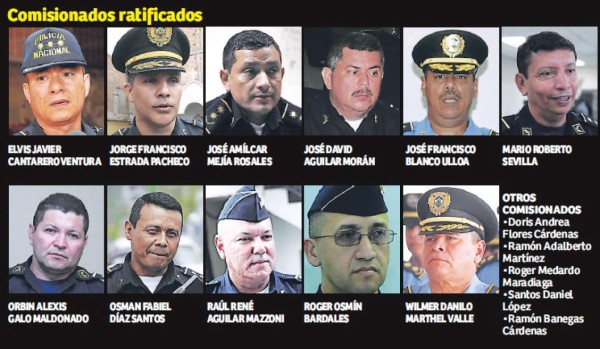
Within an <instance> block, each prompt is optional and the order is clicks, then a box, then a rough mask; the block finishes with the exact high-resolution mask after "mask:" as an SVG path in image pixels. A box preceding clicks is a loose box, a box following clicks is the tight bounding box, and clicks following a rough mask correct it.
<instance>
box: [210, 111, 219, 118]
mask: <svg viewBox="0 0 600 349" xmlns="http://www.w3.org/2000/svg"><path fill="white" fill-rule="evenodd" d="M217 116H218V115H217V113H215V112H212V113H210V118H211V119H216V118H217Z"/></svg>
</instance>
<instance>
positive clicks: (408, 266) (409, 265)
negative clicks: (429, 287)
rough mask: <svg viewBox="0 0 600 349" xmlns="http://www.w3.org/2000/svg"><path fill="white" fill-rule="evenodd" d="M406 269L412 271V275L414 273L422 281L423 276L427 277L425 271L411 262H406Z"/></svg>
mask: <svg viewBox="0 0 600 349" xmlns="http://www.w3.org/2000/svg"><path fill="white" fill-rule="evenodd" d="M403 266H404V268H406V269H408V270H410V272H411V273H413V274H414V275H415V276H416V277H417V279H420V278H422V277H423V275H425V269H423V268H421V267H418V266H416V265H413V264H412V263H411V262H409V261H405V262H404V263H403Z"/></svg>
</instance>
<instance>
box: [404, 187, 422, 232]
mask: <svg viewBox="0 0 600 349" xmlns="http://www.w3.org/2000/svg"><path fill="white" fill-rule="evenodd" d="M421 195H422V194H421V193H418V194H414V193H413V194H404V196H403V197H402V201H403V204H402V221H403V222H404V225H406V226H408V227H414V226H415V225H418V224H419V215H418V214H417V203H418V202H419V198H420V197H421Z"/></svg>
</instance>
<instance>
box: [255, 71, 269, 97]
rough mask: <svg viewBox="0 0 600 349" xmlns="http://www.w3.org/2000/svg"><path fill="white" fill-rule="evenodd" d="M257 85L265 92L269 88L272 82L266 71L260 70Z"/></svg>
mask: <svg viewBox="0 0 600 349" xmlns="http://www.w3.org/2000/svg"><path fill="white" fill-rule="evenodd" d="M256 87H257V88H258V89H259V90H260V91H261V92H263V93H265V92H267V91H268V90H269V87H271V83H270V82H269V77H268V76H267V73H266V72H264V71H263V72H260V73H259V74H258V75H257V76H256Z"/></svg>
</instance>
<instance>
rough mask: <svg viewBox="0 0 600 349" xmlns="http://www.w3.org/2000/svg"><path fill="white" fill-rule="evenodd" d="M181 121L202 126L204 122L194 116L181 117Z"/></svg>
mask: <svg viewBox="0 0 600 349" xmlns="http://www.w3.org/2000/svg"><path fill="white" fill-rule="evenodd" d="M181 121H183V122H184V123H186V124H188V125H190V126H193V127H198V128H204V122H202V120H198V119H196V118H192V119H187V118H186V119H184V118H181Z"/></svg>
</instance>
